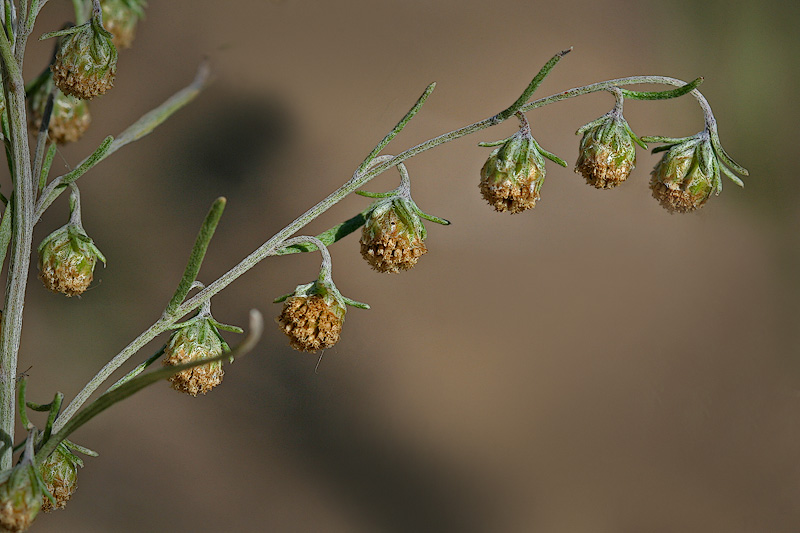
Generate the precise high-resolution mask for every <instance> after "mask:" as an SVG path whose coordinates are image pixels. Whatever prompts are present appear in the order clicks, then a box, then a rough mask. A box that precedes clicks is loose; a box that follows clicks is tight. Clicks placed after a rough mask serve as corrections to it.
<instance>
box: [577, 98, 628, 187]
mask: <svg viewBox="0 0 800 533" xmlns="http://www.w3.org/2000/svg"><path fill="white" fill-rule="evenodd" d="M578 133H583V138H582V139H581V146H580V154H579V155H578V161H577V162H576V163H575V172H578V173H580V174H582V175H583V177H584V179H586V183H588V184H589V185H591V186H593V187H597V188H598V189H611V188H613V187H616V186H617V185H619V184H621V183H622V182H623V181H625V180H626V179H627V178H628V176H629V175H630V173H631V171H632V170H633V169H634V166H635V164H636V148H635V147H634V144H633V143H634V140H633V133H632V132H631V129H630V127H629V126H628V123H627V122H626V121H625V119H624V118H623V117H622V115H621V114H619V113H614V112H611V113H609V114H607V115H605V116H604V117H602V118H600V119H598V120H596V121H594V122H590V123H589V124H587V125H586V126H584V127H582V128H581V129H579V130H578Z"/></svg>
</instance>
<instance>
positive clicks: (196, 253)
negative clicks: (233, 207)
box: [166, 197, 227, 315]
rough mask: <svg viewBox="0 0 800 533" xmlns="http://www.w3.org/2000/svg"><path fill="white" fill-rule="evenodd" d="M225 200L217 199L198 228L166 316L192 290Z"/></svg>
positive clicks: (171, 312)
mask: <svg viewBox="0 0 800 533" xmlns="http://www.w3.org/2000/svg"><path fill="white" fill-rule="evenodd" d="M226 202H227V201H226V200H225V198H224V197H219V198H217V199H216V200H215V201H214V203H213V204H212V205H211V209H210V210H209V211H208V215H206V219H205V220H204V221H203V225H202V226H201V227H200V232H199V233H198V234H197V239H196V240H195V243H194V247H193V248H192V253H191V254H189V263H188V264H187V265H186V269H185V270H184V272H183V277H182V278H181V281H180V283H179V284H178V288H177V289H176V290H175V294H174V295H173V296H172V299H171V300H170V302H169V305H167V310H166V313H167V315H172V314H173V313H174V312H175V309H177V308H178V306H179V305H180V304H181V302H183V300H184V298H186V295H187V294H189V291H190V290H191V288H192V284H193V283H194V282H195V280H196V279H197V274H198V273H199V272H200V266H201V265H202V264H203V258H205V256H206V252H207V251H208V245H209V244H210V243H211V238H212V237H213V236H214V231H215V230H216V229H217V224H219V219H220V218H221V217H222V212H223V211H224V210H225V204H226Z"/></svg>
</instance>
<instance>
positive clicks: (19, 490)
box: [0, 461, 43, 533]
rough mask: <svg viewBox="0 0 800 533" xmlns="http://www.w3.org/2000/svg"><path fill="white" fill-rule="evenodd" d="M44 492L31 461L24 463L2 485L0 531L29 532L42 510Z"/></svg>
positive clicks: (0, 492)
mask: <svg viewBox="0 0 800 533" xmlns="http://www.w3.org/2000/svg"><path fill="white" fill-rule="evenodd" d="M42 500H43V497H42V490H41V486H40V484H39V481H38V480H37V479H36V471H35V470H34V466H33V464H31V462H30V461H23V462H21V463H20V464H18V465H17V466H15V467H14V469H13V470H12V471H11V476H10V477H9V478H8V479H7V480H6V481H5V482H4V483H3V484H0V528H2V529H0V530H2V531H4V532H11V533H17V532H20V531H25V530H27V529H28V528H29V527H30V526H31V524H32V523H33V520H34V519H35V518H36V515H37V514H38V513H39V509H41V508H42Z"/></svg>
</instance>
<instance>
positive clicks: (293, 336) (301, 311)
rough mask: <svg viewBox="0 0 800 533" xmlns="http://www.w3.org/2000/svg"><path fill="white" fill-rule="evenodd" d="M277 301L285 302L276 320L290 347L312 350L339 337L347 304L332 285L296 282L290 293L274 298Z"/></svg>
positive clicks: (324, 347) (318, 282) (334, 342)
mask: <svg viewBox="0 0 800 533" xmlns="http://www.w3.org/2000/svg"><path fill="white" fill-rule="evenodd" d="M281 301H285V303H284V305H283V311H281V314H280V316H278V318H277V319H276V322H278V324H279V325H280V327H281V329H282V330H283V332H284V333H285V334H286V336H288V337H289V344H290V345H291V346H292V348H294V349H295V350H300V351H303V352H316V351H317V350H324V349H326V348H330V347H331V346H333V345H334V344H336V343H337V342H338V341H339V336H340V335H341V333H342V324H344V315H345V313H346V312H347V307H346V306H345V303H344V300H343V299H342V296H341V295H340V294H339V291H338V290H337V289H336V288H335V287H333V286H328V285H327V284H326V283H324V282H320V281H315V282H313V283H308V284H307V285H298V286H297V288H296V289H295V290H294V292H293V293H292V294H289V295H287V296H283V297H281V298H278V299H277V300H276V302H281Z"/></svg>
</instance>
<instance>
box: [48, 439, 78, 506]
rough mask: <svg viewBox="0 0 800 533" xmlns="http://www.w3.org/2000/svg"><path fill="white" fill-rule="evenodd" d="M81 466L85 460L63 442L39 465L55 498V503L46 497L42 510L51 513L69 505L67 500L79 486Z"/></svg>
mask: <svg viewBox="0 0 800 533" xmlns="http://www.w3.org/2000/svg"><path fill="white" fill-rule="evenodd" d="M79 466H83V461H81V459H80V458H78V457H76V456H75V455H74V454H73V453H72V452H70V451H69V449H68V448H67V447H66V445H65V444H64V443H63V442H62V443H61V444H59V445H58V447H57V448H56V450H55V451H54V452H53V453H52V454H50V457H48V458H47V459H45V461H44V462H43V463H42V464H41V466H39V474H41V476H42V481H44V485H45V487H46V488H47V490H48V491H49V492H50V494H52V495H53V498H55V504H54V503H53V502H51V501H50V499H49V498H44V500H43V503H42V511H44V512H46V513H49V512H50V511H52V510H54V509H63V508H64V507H65V506H66V505H67V501H69V499H70V498H71V497H72V493H73V492H75V489H76V488H77V486H78V467H79Z"/></svg>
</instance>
